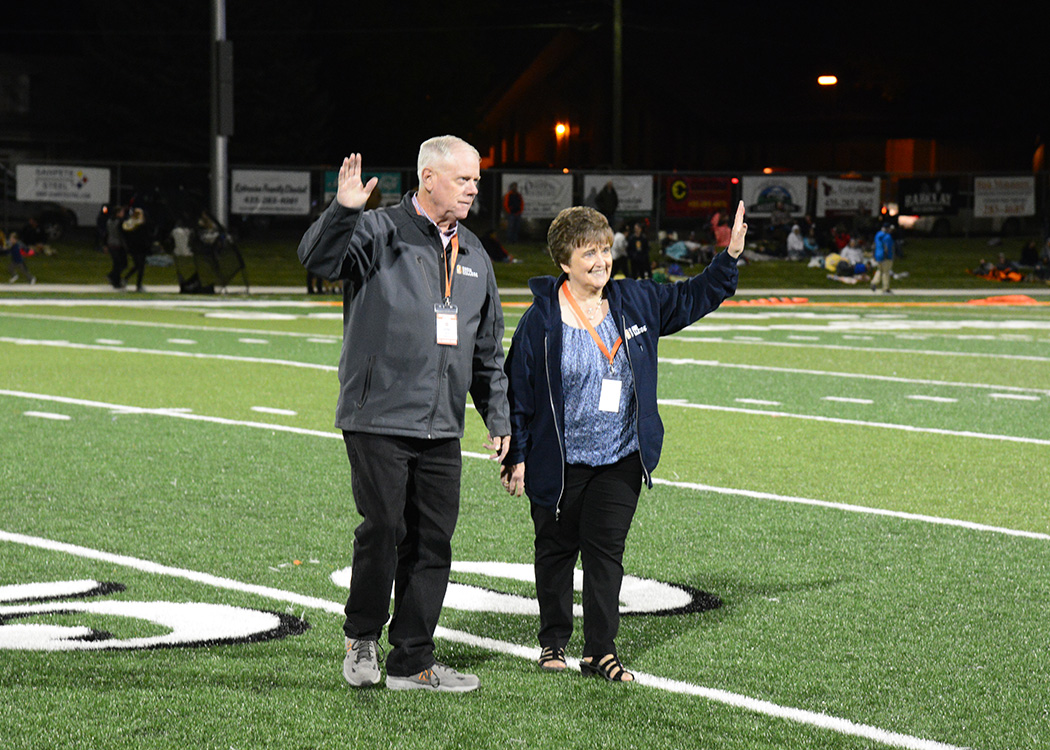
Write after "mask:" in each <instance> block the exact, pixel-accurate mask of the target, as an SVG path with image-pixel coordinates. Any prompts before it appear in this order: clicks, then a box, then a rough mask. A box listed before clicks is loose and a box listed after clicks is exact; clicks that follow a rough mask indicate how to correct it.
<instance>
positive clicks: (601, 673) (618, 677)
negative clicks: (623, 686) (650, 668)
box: [580, 654, 634, 682]
mask: <svg viewBox="0 0 1050 750" xmlns="http://www.w3.org/2000/svg"><path fill="white" fill-rule="evenodd" d="M580 672H581V673H583V676H584V677H604V678H605V679H606V680H608V681H609V682H634V675H633V674H631V673H630V672H628V671H627V670H626V669H624V668H623V664H621V663H620V660H619V659H618V658H616V654H606V655H605V658H603V659H602V660H601V661H599V662H598V663H597V664H596V663H594V662H593V661H586V660H581V661H580ZM628 678H630V679H628Z"/></svg>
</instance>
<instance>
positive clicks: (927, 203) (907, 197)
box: [897, 177, 962, 216]
mask: <svg viewBox="0 0 1050 750" xmlns="http://www.w3.org/2000/svg"><path fill="white" fill-rule="evenodd" d="M961 203H962V200H961V196H960V194H959V178H958V177H934V178H928V179H925V178H924V179H906V180H900V181H898V182H897V205H898V206H899V209H900V213H901V214H903V215H905V216H955V215H956V214H957V213H959V206H960V204H961Z"/></svg>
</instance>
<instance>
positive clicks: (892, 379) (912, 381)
mask: <svg viewBox="0 0 1050 750" xmlns="http://www.w3.org/2000/svg"><path fill="white" fill-rule="evenodd" d="M660 364H668V365H693V366H696V367H725V368H727V369H736V370H754V371H756V372H780V373H784V374H787V375H817V376H820V377H831V378H850V379H853V380H873V381H878V382H883V383H907V384H909V385H934V386H945V387H951V388H980V389H984V390H996V391H1016V392H1019V393H1040V394H1045V395H1048V396H1050V388H1025V387H1023V386H1014V385H994V384H992V383H960V382H957V381H953V380H928V379H923V378H902V377H898V376H896V375H871V374H868V373H859V372H835V371H833V370H807V369H804V368H800V367H774V366H772V365H745V364H736V363H734V362H720V361H718V360H711V359H683V358H680V357H660Z"/></svg>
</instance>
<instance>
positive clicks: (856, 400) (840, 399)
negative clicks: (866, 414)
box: [821, 396, 875, 405]
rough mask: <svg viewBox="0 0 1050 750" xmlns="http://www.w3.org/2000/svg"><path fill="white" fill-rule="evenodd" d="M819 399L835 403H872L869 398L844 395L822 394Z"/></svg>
mask: <svg viewBox="0 0 1050 750" xmlns="http://www.w3.org/2000/svg"><path fill="white" fill-rule="evenodd" d="M821 401H834V402H835V403H837V404H864V405H868V404H874V403H875V402H874V401H872V400H871V399H870V398H848V397H846V396H824V397H823V398H822V399H821Z"/></svg>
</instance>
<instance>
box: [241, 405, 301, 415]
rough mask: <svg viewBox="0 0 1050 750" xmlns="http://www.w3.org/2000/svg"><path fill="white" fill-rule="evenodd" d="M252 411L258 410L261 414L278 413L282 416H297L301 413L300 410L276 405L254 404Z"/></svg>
mask: <svg viewBox="0 0 1050 750" xmlns="http://www.w3.org/2000/svg"><path fill="white" fill-rule="evenodd" d="M252 411H257V412H259V413H260V414H276V415H278V416H281V417H295V416H298V414H299V412H297V411H293V410H291V409H278V408H277V407H274V406H253V407H252Z"/></svg>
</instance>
